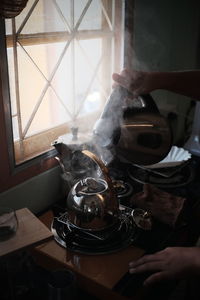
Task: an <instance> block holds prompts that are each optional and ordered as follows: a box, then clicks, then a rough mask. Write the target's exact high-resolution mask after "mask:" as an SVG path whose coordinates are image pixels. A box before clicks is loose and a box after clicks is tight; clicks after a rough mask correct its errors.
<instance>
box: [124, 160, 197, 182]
mask: <svg viewBox="0 0 200 300" xmlns="http://www.w3.org/2000/svg"><path fill="white" fill-rule="evenodd" d="M165 169H166V170H164V169H163V170H162V172H158V170H156V171H155V170H151V169H147V168H145V167H139V166H135V165H131V166H130V167H129V169H128V174H129V177H130V178H131V179H132V180H134V181H135V182H138V183H142V184H145V183H149V184H154V185H156V186H157V187H159V188H177V187H182V186H185V185H187V184H189V183H190V182H191V181H192V180H193V178H194V172H193V170H192V167H191V165H190V164H186V165H185V166H184V167H182V168H173V169H174V170H172V168H170V170H169V172H168V170H167V169H168V168H165Z"/></svg>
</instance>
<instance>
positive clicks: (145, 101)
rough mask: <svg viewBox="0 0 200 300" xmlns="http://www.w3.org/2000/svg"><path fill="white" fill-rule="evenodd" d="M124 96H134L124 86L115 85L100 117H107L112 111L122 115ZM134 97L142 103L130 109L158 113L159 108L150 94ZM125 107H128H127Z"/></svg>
mask: <svg viewBox="0 0 200 300" xmlns="http://www.w3.org/2000/svg"><path fill="white" fill-rule="evenodd" d="M125 98H134V96H133V94H132V93H131V92H130V91H128V90H127V89H126V88H124V87H122V86H117V87H115V88H114V89H113V91H112V93H111V94H110V96H109V98H108V100H107V102H106V104H105V107H104V110H103V112H102V114H101V118H102V119H105V118H109V117H110V116H111V114H112V113H113V112H115V115H118V117H119V118H120V117H122V115H123V109H122V107H123V101H124V99H125ZM136 99H139V100H140V101H141V103H142V105H141V107H139V108H137V107H132V108H131V109H134V110H135V111H136V112H138V111H141V112H144V111H146V112H151V113H160V112H159V109H158V107H157V105H156V103H155V101H154V100H153V98H152V96H151V95H150V94H144V95H139V96H138V97H137V98H136ZM127 109H129V108H128V107H127Z"/></svg>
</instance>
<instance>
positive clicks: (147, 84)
mask: <svg viewBox="0 0 200 300" xmlns="http://www.w3.org/2000/svg"><path fill="white" fill-rule="evenodd" d="M152 75H153V73H152V72H151V73H150V72H142V71H134V70H128V69H124V70H122V72H121V73H120V74H118V73H114V74H113V75H112V79H113V80H114V84H113V87H115V86H116V85H121V86H123V87H125V88H126V89H128V90H129V91H130V92H132V93H133V95H134V96H135V97H137V96H139V95H142V94H148V93H150V92H151V91H153V90H154V89H155V87H154V80H153V76H152Z"/></svg>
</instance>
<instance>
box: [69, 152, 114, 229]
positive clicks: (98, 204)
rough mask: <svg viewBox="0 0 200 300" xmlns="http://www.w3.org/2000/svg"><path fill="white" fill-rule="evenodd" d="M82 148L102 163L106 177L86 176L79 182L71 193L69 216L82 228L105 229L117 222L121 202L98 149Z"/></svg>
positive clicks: (100, 164)
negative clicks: (98, 155)
mask: <svg viewBox="0 0 200 300" xmlns="http://www.w3.org/2000/svg"><path fill="white" fill-rule="evenodd" d="M82 152H83V154H85V155H87V156H88V157H90V158H91V159H92V160H93V161H95V162H96V163H97V164H98V166H99V167H100V168H101V171H102V173H103V175H104V179H101V178H94V177H86V178H82V179H80V180H79V181H78V182H76V184H75V185H74V186H73V187H72V188H71V190H70V192H69V194H68V196H67V203H66V209H67V213H68V220H69V223H70V224H72V225H73V226H74V227H75V228H78V229H84V230H89V231H99V230H104V229H107V228H110V227H111V226H113V225H115V224H116V223H117V221H118V218H119V202H118V200H117V197H116V195H115V191H114V188H113V184H112V180H111V178H110V176H109V172H108V169H107V167H106V166H105V165H104V164H103V162H102V161H101V160H100V159H99V158H98V157H97V156H96V155H95V154H94V153H92V152H90V151H88V150H83V151H82Z"/></svg>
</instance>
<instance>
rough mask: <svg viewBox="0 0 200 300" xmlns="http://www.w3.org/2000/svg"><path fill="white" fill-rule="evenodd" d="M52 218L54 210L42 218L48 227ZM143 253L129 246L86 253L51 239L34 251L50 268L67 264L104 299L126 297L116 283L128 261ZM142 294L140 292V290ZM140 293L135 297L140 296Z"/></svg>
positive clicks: (84, 286) (81, 285) (124, 272)
mask: <svg viewBox="0 0 200 300" xmlns="http://www.w3.org/2000/svg"><path fill="white" fill-rule="evenodd" d="M52 219H53V214H52V212H51V211H48V212H47V213H45V214H43V215H42V216H41V217H40V220H41V221H42V222H43V223H44V224H45V225H47V226H48V227H49V228H50V226H51V222H52ZM143 254H144V250H143V249H140V248H137V247H134V246H129V247H127V248H126V249H123V250H120V251H118V252H116V253H113V254H103V255H85V254H77V253H74V252H71V251H68V250H66V249H65V248H64V247H62V246H60V245H59V244H58V243H57V242H56V241H54V240H52V241H49V242H46V243H43V244H41V245H39V246H37V247H36V248H35V249H34V252H33V255H34V257H35V258H36V260H37V262H38V263H39V264H40V265H42V266H43V267H46V268H48V269H59V268H63V267H64V268H68V269H70V270H72V271H73V272H75V273H76V276H77V280H78V284H79V286H80V287H81V288H83V289H85V290H86V291H87V292H89V293H90V294H92V295H94V296H95V297H97V298H98V299H103V300H107V299H108V300H112V299H115V300H120V299H127V298H125V297H122V296H120V295H119V294H117V293H116V292H114V291H113V288H114V286H115V285H116V284H117V283H118V282H119V280H120V279H121V278H122V277H123V276H124V275H125V274H126V273H127V272H128V264H129V262H130V261H131V260H136V259H138V258H139V257H141V256H142V255H143ZM139 294H140V293H139ZM139 294H138V296H136V297H134V299H140V298H139Z"/></svg>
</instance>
